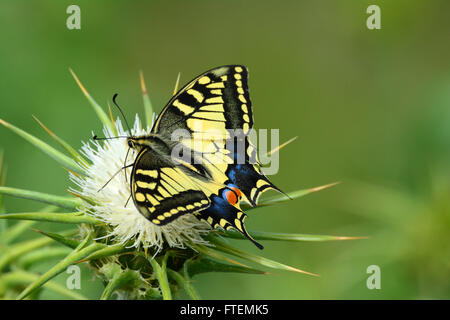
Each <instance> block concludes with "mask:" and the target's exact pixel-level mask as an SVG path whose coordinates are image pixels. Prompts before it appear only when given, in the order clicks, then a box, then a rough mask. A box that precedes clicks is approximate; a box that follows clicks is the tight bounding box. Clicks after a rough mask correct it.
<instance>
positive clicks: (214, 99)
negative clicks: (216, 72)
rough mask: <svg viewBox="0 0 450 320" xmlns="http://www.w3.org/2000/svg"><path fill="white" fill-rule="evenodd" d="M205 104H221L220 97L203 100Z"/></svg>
mask: <svg viewBox="0 0 450 320" xmlns="http://www.w3.org/2000/svg"><path fill="white" fill-rule="evenodd" d="M205 102H206V103H223V99H222V97H213V98H209V99H206V100H205Z"/></svg>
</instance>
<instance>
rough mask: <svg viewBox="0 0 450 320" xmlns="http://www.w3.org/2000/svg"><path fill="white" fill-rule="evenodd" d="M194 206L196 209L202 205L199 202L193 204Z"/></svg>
mask: <svg viewBox="0 0 450 320" xmlns="http://www.w3.org/2000/svg"><path fill="white" fill-rule="evenodd" d="M194 206H196V207H201V206H202V204H201V203H200V202H195V203H194Z"/></svg>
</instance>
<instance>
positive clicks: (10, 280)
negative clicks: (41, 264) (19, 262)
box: [0, 270, 87, 300]
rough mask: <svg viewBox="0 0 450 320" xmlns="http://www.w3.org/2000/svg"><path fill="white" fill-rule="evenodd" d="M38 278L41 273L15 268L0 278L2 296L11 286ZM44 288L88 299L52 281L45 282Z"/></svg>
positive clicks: (75, 297)
mask: <svg viewBox="0 0 450 320" xmlns="http://www.w3.org/2000/svg"><path fill="white" fill-rule="evenodd" d="M38 279H39V275H37V274H34V273H31V272H26V271H23V270H15V271H13V272H9V273H6V274H3V275H2V277H1V278H0V296H1V295H3V293H4V292H5V291H6V290H7V289H8V288H10V287H15V286H23V285H29V284H30V283H33V282H35V281H37V280H38ZM44 288H47V289H49V290H51V291H54V292H56V293H59V294H61V295H63V296H66V297H68V298H71V299H76V300H87V298H86V297H85V296H83V295H81V294H79V293H77V292H75V291H74V290H69V289H67V288H64V287H63V286H61V285H59V284H57V283H54V282H51V281H49V282H47V283H46V284H44Z"/></svg>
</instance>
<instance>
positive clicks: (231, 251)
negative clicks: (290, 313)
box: [209, 237, 318, 277]
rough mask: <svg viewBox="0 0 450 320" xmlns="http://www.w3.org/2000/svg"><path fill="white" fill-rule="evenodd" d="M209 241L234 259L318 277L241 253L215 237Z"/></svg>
mask: <svg viewBox="0 0 450 320" xmlns="http://www.w3.org/2000/svg"><path fill="white" fill-rule="evenodd" d="M209 239H210V241H211V242H213V243H214V244H215V245H216V248H217V250H220V251H223V252H225V253H228V254H231V255H234V256H236V257H240V258H242V259H245V260H248V261H252V262H255V263H258V264H260V265H263V266H266V267H269V268H273V269H279V270H287V271H294V272H298V273H304V274H308V275H311V276H316V277H317V276H318V275H317V274H314V273H311V272H308V271H304V270H300V269H297V268H294V267H291V266H288V265H285V264H282V263H280V262H277V261H274V260H270V259H267V258H265V257H261V256H258V255H255V254H252V253H249V252H245V251H241V250H239V249H236V248H234V247H232V246H229V245H227V244H225V243H223V242H222V241H219V240H218V239H217V238H215V237H209Z"/></svg>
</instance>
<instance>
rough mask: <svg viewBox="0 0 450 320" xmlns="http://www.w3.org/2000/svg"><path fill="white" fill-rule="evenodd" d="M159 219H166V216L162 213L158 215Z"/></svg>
mask: <svg viewBox="0 0 450 320" xmlns="http://www.w3.org/2000/svg"><path fill="white" fill-rule="evenodd" d="M157 218H158V220H164V219H165V218H166V217H164V216H163V215H162V214H161V215H159V216H157Z"/></svg>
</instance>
